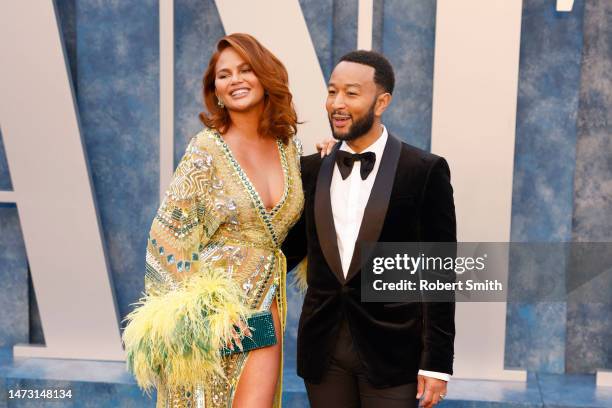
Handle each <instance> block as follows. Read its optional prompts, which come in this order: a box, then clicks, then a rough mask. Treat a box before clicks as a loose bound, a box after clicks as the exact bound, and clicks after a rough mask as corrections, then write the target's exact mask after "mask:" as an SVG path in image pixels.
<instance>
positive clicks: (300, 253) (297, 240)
mask: <svg viewBox="0 0 612 408" xmlns="http://www.w3.org/2000/svg"><path fill="white" fill-rule="evenodd" d="M305 224H306V223H305V220H304V213H302V215H301V216H300V219H299V220H298V222H297V223H296V224H295V225H294V226H293V227H292V228H291V229H290V230H289V233H288V234H287V237H286V238H285V241H283V245H282V250H283V253H284V254H285V257H286V258H287V270H288V271H290V270H292V269H293V268H295V267H296V266H297V265H298V264H299V263H300V262H301V261H302V260H303V259H304V257H305V256H306V254H307V245H308V243H307V241H306V225H305Z"/></svg>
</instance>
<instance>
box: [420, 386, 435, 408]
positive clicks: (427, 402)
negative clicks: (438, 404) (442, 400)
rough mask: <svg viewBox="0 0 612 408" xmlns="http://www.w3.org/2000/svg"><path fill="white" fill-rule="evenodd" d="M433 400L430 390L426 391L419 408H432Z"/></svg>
mask: <svg viewBox="0 0 612 408" xmlns="http://www.w3.org/2000/svg"><path fill="white" fill-rule="evenodd" d="M432 399H433V393H432V392H431V391H430V390H429V389H426V390H425V393H424V394H423V399H422V400H421V403H420V404H419V406H421V407H424V408H431V401H432Z"/></svg>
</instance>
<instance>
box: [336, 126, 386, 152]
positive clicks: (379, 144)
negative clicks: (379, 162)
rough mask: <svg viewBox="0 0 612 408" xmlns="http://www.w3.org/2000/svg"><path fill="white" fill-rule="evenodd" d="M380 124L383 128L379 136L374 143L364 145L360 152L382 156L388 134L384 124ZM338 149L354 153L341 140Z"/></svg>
mask: <svg viewBox="0 0 612 408" xmlns="http://www.w3.org/2000/svg"><path fill="white" fill-rule="evenodd" d="M381 126H382V128H383V131H382V134H381V135H380V137H379V138H378V139H376V141H374V143H372V144H371V145H369V146H368V147H366V148H365V149H364V150H363V151H362V152H361V153H365V152H374V154H376V157H377V158H380V157H382V154H383V151H384V150H385V145H386V144H387V139H388V137H389V134H388V133H387V128H386V127H385V126H384V125H381ZM340 150H346V151H347V152H349V153H355V151H354V150H353V149H351V148H350V146H349V145H348V144H346V142H342V144H341V145H340Z"/></svg>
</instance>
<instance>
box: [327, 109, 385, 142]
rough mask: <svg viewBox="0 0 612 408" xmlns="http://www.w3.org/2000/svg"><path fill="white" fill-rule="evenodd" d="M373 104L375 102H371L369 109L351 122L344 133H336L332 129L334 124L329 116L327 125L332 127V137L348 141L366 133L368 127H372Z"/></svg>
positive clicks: (368, 129)
mask: <svg viewBox="0 0 612 408" xmlns="http://www.w3.org/2000/svg"><path fill="white" fill-rule="evenodd" d="M374 105H376V103H373V104H372V106H371V107H370V110H369V111H368V113H366V114H365V116H364V117H362V118H361V119H359V120H357V121H354V122H353V124H352V125H351V127H350V128H349V131H348V132H347V133H346V134H338V133H336V132H335V131H334V125H333V123H332V119H331V117H330V118H329V125H330V126H331V128H332V134H333V136H334V139H336V140H340V141H345V142H350V141H351V140H355V139H357V138H359V137H361V136H363V135H365V134H366V133H368V132H369V131H370V129H372V126H374ZM351 119H352V117H351Z"/></svg>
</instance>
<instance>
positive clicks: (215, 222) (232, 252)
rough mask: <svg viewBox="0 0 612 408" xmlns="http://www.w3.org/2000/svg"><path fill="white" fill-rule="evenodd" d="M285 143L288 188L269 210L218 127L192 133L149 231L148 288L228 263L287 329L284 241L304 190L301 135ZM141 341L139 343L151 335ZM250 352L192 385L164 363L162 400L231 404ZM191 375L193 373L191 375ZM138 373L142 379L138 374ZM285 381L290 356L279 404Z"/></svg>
mask: <svg viewBox="0 0 612 408" xmlns="http://www.w3.org/2000/svg"><path fill="white" fill-rule="evenodd" d="M277 144H278V151H279V155H280V159H281V164H282V169H283V172H284V193H283V196H282V199H281V200H280V202H279V203H278V204H277V205H276V206H275V207H274V208H273V209H272V210H269V211H268V210H266V208H265V207H264V204H263V202H262V200H261V198H260V197H259V195H258V193H257V191H256V190H255V188H254V186H253V184H252V183H251V182H250V181H249V179H248V177H247V175H246V173H245V172H244V171H243V170H242V168H241V167H240V164H239V163H238V162H237V161H236V159H235V158H234V156H233V154H232V152H231V150H230V148H229V146H228V145H227V144H226V143H225V142H224V140H223V138H222V136H221V135H220V134H219V133H218V132H217V131H216V130H213V129H204V130H202V131H201V132H200V133H198V134H197V135H196V136H194V137H193V138H192V139H191V141H190V143H189V145H188V147H187V150H186V152H185V155H184V156H183V158H182V159H181V161H180V163H179V165H178V167H177V169H176V172H175V174H174V177H173V180H172V182H171V184H170V187H169V189H168V191H167V192H166V196H165V198H164V200H163V202H162V203H161V206H160V208H159V210H158V212H157V214H156V216H155V219H154V221H153V225H152V227H151V231H150V234H149V239H148V245H147V254H146V275H145V291H146V293H147V294H148V295H152V294H166V293H168V292H171V291H173V290H175V289H177V288H178V287H179V286H180V284H181V282H182V281H185V280H189V279H191V278H192V277H193V276H196V275H197V274H198V273H199V271H201V270H204V268H205V267H208V268H213V269H216V270H219V268H222V274H223V278H226V279H227V280H229V281H231V283H232V284H235V287H236V288H238V290H239V291H240V292H241V295H242V299H243V303H244V306H246V307H247V308H248V310H251V311H260V310H268V309H270V307H271V305H272V302H275V301H276V302H277V306H278V312H279V317H280V321H281V326H282V330H283V331H284V328H285V320H286V299H285V287H286V284H285V282H286V263H285V258H284V255H283V253H282V252H281V251H280V249H279V247H280V245H281V243H282V242H283V240H284V238H285V236H286V235H287V233H288V231H289V229H290V228H291V226H293V224H294V223H295V222H296V221H297V220H298V219H299V217H300V213H301V211H302V208H303V203H304V197H303V192H302V184H301V177H300V165H299V158H300V154H301V147H300V144H299V141H298V140H297V139H295V138H292V139H290V141H289V143H287V144H283V143H282V142H281V141H278V142H277ZM151 319H152V320H157V318H151ZM132 323H133V322H130V324H132ZM147 324H148V323H147ZM133 326H136V324H134V325H133ZM147 327H148V326H147ZM128 329H129V325H128V327H127V328H126V331H127V330H128ZM135 330H136V329H133V330H132V331H135ZM131 335H133V334H130V336H131ZM124 336H125V335H124ZM138 341H139V343H138V344H139V345H141V344H142V342H143V340H142V339H140V340H138ZM124 343H126V350H128V356H130V355H131V350H132V349H135V348H136V346H134V345H133V344H136V343H137V342H135V341H133V340H130V344H131V345H130V346H129V347H128V342H127V341H126V340H125V338H124ZM248 357H249V353H248V352H245V353H236V354H232V355H230V356H227V357H221V358H220V366H221V369H222V371H223V375H219V374H210V375H207V376H205V378H201V381H198V383H197V384H192V385H190V386H174V387H169V386H168V384H167V383H166V381H165V380H164V375H165V372H164V371H163V369H162V370H161V372H158V373H157V374H155V375H154V376H153V378H155V381H154V382H155V388H157V407H206V408H210V407H231V405H232V400H233V397H234V392H235V390H236V386H237V384H238V380H239V378H240V375H241V372H242V369H243V368H244V366H245V363H246V361H247V359H248ZM130 363H131V364H132V365H136V368H135V369H134V370H132V371H133V372H134V371H138V370H137V368H138V364H142V363H138V362H134V361H133V358H132V357H129V358H128V364H130ZM175 366H176V364H175ZM176 371H177V370H176V369H175V372H174V374H173V375H174V376H175V378H176V376H177V375H178V376H179V377H178V378H179V381H180V375H181V374H180V373H179V374H177V373H176ZM189 375H191V374H190V373H185V377H187V376H189ZM136 377H137V379H138V380H139V384H141V379H140V378H139V376H138V374H136ZM281 380H282V358H281V371H280V373H279V385H278V387H277V393H276V397H275V404H274V406H275V407H278V406H280V403H281V401H280V396H281ZM174 383H175V384H176V383H177V381H176V379H175V381H174ZM191 383H193V381H191Z"/></svg>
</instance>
